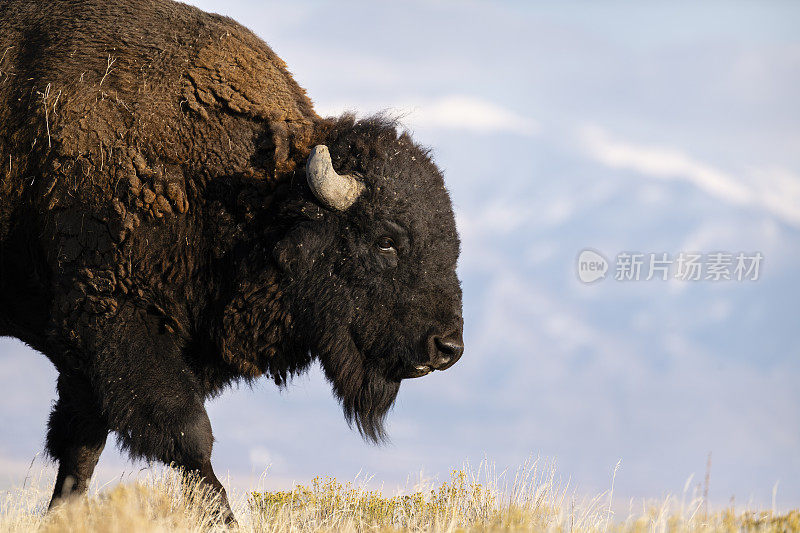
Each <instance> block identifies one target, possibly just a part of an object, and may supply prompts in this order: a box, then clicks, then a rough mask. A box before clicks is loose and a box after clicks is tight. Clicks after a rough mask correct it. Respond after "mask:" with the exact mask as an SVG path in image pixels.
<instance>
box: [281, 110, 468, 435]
mask: <svg viewBox="0 0 800 533" xmlns="http://www.w3.org/2000/svg"><path fill="white" fill-rule="evenodd" d="M323 142H324V144H320V145H318V146H316V147H315V148H314V149H313V150H312V151H311V154H310V156H309V157H308V160H307V164H306V176H305V179H304V180H296V182H295V184H294V188H295V190H296V194H297V196H298V199H297V201H296V203H295V206H294V207H293V208H292V211H293V212H294V213H295V217H294V222H293V223H292V224H291V226H290V227H288V228H287V232H286V234H285V236H284V237H283V239H282V240H281V241H280V242H279V243H278V244H277V245H276V247H275V252H274V256H275V258H276V260H277V262H278V263H279V264H280V265H281V267H282V269H283V270H284V271H285V272H286V273H287V274H288V276H287V277H288V278H289V279H290V282H289V283H287V284H286V288H285V293H286V296H289V298H288V299H289V300H290V301H291V302H292V304H291V305H292V308H293V309H292V315H293V323H294V337H295V339H296V341H295V342H297V343H299V344H300V346H298V348H299V349H301V350H303V351H307V352H310V353H311V354H312V355H313V356H314V357H316V358H318V359H319V360H320V361H321V363H322V367H323V369H324V371H325V374H326V376H327V378H328V380H329V381H330V382H331V383H332V385H333V389H334V392H335V394H336V396H337V397H338V398H339V400H340V401H341V403H342V406H343V409H344V413H345V416H346V418H347V420H348V422H349V423H355V425H356V427H357V428H358V430H359V431H360V432H361V434H362V435H363V436H365V437H366V438H368V439H370V440H373V441H380V440H382V439H383V437H384V429H383V421H384V418H385V416H386V413H387V412H388V410H389V409H390V408H391V406H392V404H393V403H394V400H395V398H396V395H397V391H398V388H399V385H400V381H401V380H402V379H406V378H415V377H420V376H423V375H425V374H428V373H430V372H432V371H434V370H444V369H446V368H449V367H450V366H452V365H453V364H454V363H455V362H456V361H457V360H458V359H459V357H460V356H461V354H462V352H463V349H464V348H463V341H462V328H463V320H462V314H461V288H460V284H459V280H458V277H457V276H456V262H457V260H458V254H459V239H458V234H457V232H456V226H455V219H454V216H453V209H452V205H451V202H450V197H449V194H448V192H447V190H446V188H445V185H444V181H443V178H442V174H441V172H440V171H439V169H438V168H437V167H436V165H435V164H434V163H433V162H432V161H431V158H430V155H429V154H428V152H427V151H426V150H424V149H422V148H420V147H419V146H418V145H416V144H415V143H414V142H413V141H412V140H411V138H410V137H409V136H408V135H407V134H405V133H404V134H401V135H398V133H397V129H396V127H395V125H394V124H393V123H392V122H390V121H387V120H385V119H382V118H371V119H366V120H361V121H355V120H354V119H353V118H352V117H350V116H345V117H342V118H340V119H338V120H336V121H333V122H331V123H329V127H328V128H327V132H326V134H325V136H324V139H323Z"/></svg>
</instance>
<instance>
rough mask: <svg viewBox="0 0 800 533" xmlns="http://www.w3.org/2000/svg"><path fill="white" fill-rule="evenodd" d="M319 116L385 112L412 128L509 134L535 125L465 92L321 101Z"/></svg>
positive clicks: (532, 131) (534, 129)
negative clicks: (383, 101) (381, 100)
mask: <svg viewBox="0 0 800 533" xmlns="http://www.w3.org/2000/svg"><path fill="white" fill-rule="evenodd" d="M317 111H318V112H319V113H320V114H321V115H338V114H340V113H341V112H343V111H356V112H359V113H363V114H371V113H374V112H376V111H388V112H390V113H392V114H395V115H398V116H400V117H402V120H403V122H404V123H405V124H407V125H408V126H410V127H412V128H416V127H419V128H430V129H441V130H459V131H469V132H472V133H482V134H492V133H513V134H517V135H525V136H528V135H534V134H535V133H537V132H538V130H539V126H538V124H537V123H536V122H535V121H533V120H531V119H529V118H527V117H524V116H522V115H520V114H518V113H515V112H514V111H512V110H510V109H507V108H505V107H503V106H501V105H499V104H496V103H494V102H490V101H488V100H484V99H481V98H476V97H473V96H465V95H449V96H445V97H442V98H437V99H429V100H420V101H414V102H399V103H395V104H391V105H388V106H386V105H375V104H372V103H361V104H352V103H350V104H343V103H338V104H321V105H317Z"/></svg>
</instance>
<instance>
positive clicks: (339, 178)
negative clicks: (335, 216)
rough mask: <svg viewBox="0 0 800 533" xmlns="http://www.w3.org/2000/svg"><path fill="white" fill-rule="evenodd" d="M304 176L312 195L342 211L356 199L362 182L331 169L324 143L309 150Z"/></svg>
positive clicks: (331, 164) (329, 157) (362, 187)
mask: <svg viewBox="0 0 800 533" xmlns="http://www.w3.org/2000/svg"><path fill="white" fill-rule="evenodd" d="M306 178H307V179H308V186H309V187H311V191H312V192H313V193H314V195H315V196H316V197H317V198H318V199H319V200H320V201H321V202H322V203H323V204H325V205H326V206H327V207H330V208H331V209H335V210H337V211H344V210H345V209H347V208H348V207H350V206H351V205H353V202H355V201H356V199H357V198H358V196H359V195H360V194H361V192H362V191H363V190H364V184H363V183H361V182H360V181H358V180H357V179H356V178H354V177H353V176H351V175H349V174H342V175H340V174H337V173H336V171H335V170H333V163H332V162H331V153H330V152H329V151H328V147H327V146H325V145H324V144H318V145H317V146H315V147H314V148H313V149H312V150H311V155H309V156H308V161H307V162H306Z"/></svg>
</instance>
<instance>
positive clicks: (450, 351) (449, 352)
mask: <svg viewBox="0 0 800 533" xmlns="http://www.w3.org/2000/svg"><path fill="white" fill-rule="evenodd" d="M434 342H435V343H436V347H437V348H438V349H439V352H441V354H442V355H446V356H449V357H460V356H461V354H462V353H463V352H464V345H463V344H462V343H460V342H457V341H454V340H449V339H442V338H441V337H436V338H435V339H434Z"/></svg>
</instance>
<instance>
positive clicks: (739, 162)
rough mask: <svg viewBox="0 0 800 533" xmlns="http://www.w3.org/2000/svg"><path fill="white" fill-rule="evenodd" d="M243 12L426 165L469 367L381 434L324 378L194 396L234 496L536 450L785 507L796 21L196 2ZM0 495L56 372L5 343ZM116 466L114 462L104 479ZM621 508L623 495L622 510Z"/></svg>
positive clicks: (642, 11)
mask: <svg viewBox="0 0 800 533" xmlns="http://www.w3.org/2000/svg"><path fill="white" fill-rule="evenodd" d="M195 3H196V5H198V6H199V7H201V8H203V9H206V10H209V11H216V12H220V13H224V14H227V15H230V16H232V17H233V18H235V19H237V20H239V21H240V22H243V23H244V24H245V25H247V26H249V27H250V28H251V29H253V30H254V31H255V32H256V33H257V34H258V35H260V36H261V37H262V38H264V39H265V40H266V41H267V42H268V43H269V44H270V45H271V46H272V47H273V49H274V50H275V51H276V52H277V53H278V54H279V55H280V56H281V57H282V58H283V59H284V60H285V61H286V63H287V64H288V65H289V68H290V69H291V70H292V72H293V73H294V75H295V77H296V79H297V80H298V81H299V82H300V84H301V85H303V86H304V87H305V88H306V89H307V90H308V92H309V94H310V96H311V97H312V99H313V100H314V101H315V103H316V106H317V109H318V111H319V112H320V113H322V114H335V113H339V112H341V111H342V110H355V111H358V112H360V113H363V114H367V113H373V112H376V111H381V110H389V111H390V112H393V113H396V114H398V115H400V116H402V117H403V120H404V122H405V124H406V126H407V127H408V128H409V129H410V130H411V131H412V132H413V133H414V135H415V138H416V139H418V140H419V141H421V142H422V143H424V144H426V145H428V146H430V147H432V148H433V150H434V154H435V158H436V161H437V162H438V164H439V165H440V166H441V168H442V169H443V170H444V172H445V177H446V181H447V184H448V186H449V188H450V190H451V193H452V196H453V199H454V203H455V206H456V211H457V218H458V224H459V229H460V232H461V235H462V240H463V254H462V260H461V264H460V275H461V277H462V280H463V288H464V311H465V341H466V346H467V349H466V353H465V355H464V357H463V359H462V361H461V362H459V364H458V365H456V366H455V367H453V368H452V369H450V370H449V371H447V372H445V373H436V374H435V375H432V376H429V377H426V378H423V379H419V380H414V381H409V382H406V383H405V384H404V385H403V387H402V388H401V392H400V396H399V400H398V403H397V406H396V407H395V409H394V412H393V413H392V414H391V415H390V422H389V430H390V434H391V436H392V444H391V445H388V446H385V447H373V446H370V445H367V444H365V443H363V442H362V441H361V440H360V438H359V437H358V436H357V435H356V434H354V433H353V432H351V431H349V430H348V429H347V427H346V425H345V423H344V421H343V419H342V416H341V413H340V410H339V408H338V406H337V405H336V403H335V401H334V400H333V398H332V397H331V394H330V390H329V387H328V386H327V385H326V384H325V382H324V379H323V378H322V376H321V373H320V372H319V371H318V370H316V369H315V370H314V371H312V372H311V373H310V374H309V375H308V376H304V377H302V378H300V379H298V380H296V382H295V383H294V384H293V385H292V386H290V387H289V389H287V390H286V391H284V392H280V391H277V390H276V389H275V388H274V386H272V385H271V384H270V383H268V382H266V381H264V382H263V383H259V384H258V385H256V386H255V387H253V389H249V388H246V387H243V388H240V389H235V390H232V391H230V392H228V393H226V394H224V395H223V396H222V397H221V398H219V399H216V400H213V401H212V402H210V404H209V411H210V414H211V418H212V423H213V424H214V428H215V435H216V438H217V443H216V447H215V451H214V462H215V465H216V468H217V470H218V472H220V473H223V474H224V473H228V474H229V476H230V479H231V483H232V484H233V485H234V486H236V487H238V488H241V489H246V488H248V487H250V486H252V484H254V483H255V482H256V480H257V479H258V478H259V476H260V474H261V473H262V472H263V470H264V469H265V468H267V467H269V469H268V471H267V475H266V478H264V480H263V481H262V483H264V484H266V485H267V486H273V487H286V486H288V485H289V484H291V483H292V482H293V481H306V480H308V479H310V478H311V477H313V476H314V475H316V474H321V473H327V474H333V475H336V476H338V477H341V478H344V479H352V478H353V477H355V476H356V475H358V474H359V472H361V473H362V475H363V474H369V475H373V476H374V479H375V480H381V481H383V482H384V483H385V486H386V487H388V488H392V487H394V486H396V485H403V484H405V482H406V480H407V479H409V478H411V479H413V478H416V477H417V476H419V473H420V472H421V471H422V472H423V475H425V476H428V477H437V476H438V477H439V478H440V479H441V478H444V477H446V476H447V475H448V473H449V471H450V469H451V468H452V467H457V466H459V465H460V464H461V463H462V462H463V461H465V460H469V461H471V462H472V463H477V462H478V461H480V460H481V459H482V458H483V457H484V456H487V457H488V458H489V459H490V460H492V461H494V462H495V463H496V464H497V467H498V470H502V469H503V468H506V467H509V468H512V469H513V468H515V467H516V466H518V465H519V464H521V463H522V462H523V461H524V460H525V459H526V458H527V457H529V456H531V455H532V456H534V457H535V456H537V455H541V456H542V457H546V458H553V459H555V461H556V462H557V465H558V470H559V472H561V473H562V474H563V475H564V476H565V477H566V476H568V477H570V478H571V480H572V483H573V484H574V485H576V486H577V490H578V492H579V493H586V494H591V493H594V492H598V491H601V490H605V489H607V488H608V486H609V485H610V481H611V472H612V471H613V469H614V465H615V464H616V463H617V461H618V460H620V459H621V460H622V464H621V468H620V471H619V473H618V474H617V478H616V485H615V494H616V495H617V496H618V497H619V498H620V499H622V500H625V499H628V498H644V497H647V498H659V497H662V496H663V495H664V494H665V493H668V492H670V493H680V492H681V491H682V490H683V487H684V484H685V482H686V480H687V479H688V478H689V476H690V475H692V474H694V476H695V477H694V479H695V480H700V479H702V477H703V475H704V469H705V462H706V457H707V454H708V453H709V452H711V453H712V469H711V486H710V495H711V499H712V502H716V503H717V504H725V503H727V502H728V501H729V499H730V498H731V496H735V498H736V500H737V501H739V502H747V501H750V500H752V501H753V502H755V503H756V504H759V505H763V506H766V505H769V504H770V503H771V501H772V494H773V488H774V486H775V484H776V483H778V488H777V498H776V499H777V503H778V504H779V505H780V506H783V507H788V506H795V507H796V506H797V505H798V502H800V387H798V386H797V384H798V381H800V333H798V330H797V324H796V323H797V316H798V296H800V284H799V283H798V278H797V275H796V272H798V266H800V239H799V238H798V237H800V104H799V103H798V99H797V87H800V33H798V32H797V31H796V29H797V21H798V20H800V5H798V4H793V3H789V2H784V3H779V2H774V3H769V2H736V3H729V2H726V3H724V4H723V3H704V4H703V6H694V5H693V4H691V3H684V2H670V3H662V4H654V3H648V6H647V7H646V8H645V7H643V6H642V5H633V4H631V3H603V4H602V6H600V5H598V4H596V3H588V2H586V3H573V4H570V5H564V4H563V3H554V4H544V3H527V2H525V3H523V2H512V3H499V2H492V3H489V2H486V3H482V2H461V1H459V2H456V1H438V2H408V3H403V4H398V3H391V4H390V3H382V2H374V3H366V2H365V3H348V2H345V3H336V4H335V5H334V4H321V3H317V2H291V3H289V2H286V3H282V4H276V3H274V2H255V1H238V2H237V1H228V2H223V1H211V0H205V1H200V2H195ZM587 247H588V248H593V249H596V250H598V251H601V252H602V253H604V255H605V256H606V257H608V258H609V259H613V258H614V256H615V255H616V254H617V253H619V252H622V251H639V252H658V253H661V252H666V253H669V254H670V255H676V254H677V253H678V252H681V251H692V250H694V251H702V252H706V253H710V252H715V251H730V252H734V253H735V252H739V251H744V252H755V251H760V252H761V253H762V254H763V256H764V262H763V264H762V270H761V277H760V279H759V280H758V281H756V282H719V283H715V282H710V281H700V282H688V283H686V282H679V281H677V280H670V281H665V282H658V281H651V282H644V281H640V282H631V283H622V282H617V281H614V280H613V279H611V278H607V279H605V280H602V281H600V282H597V283H595V284H592V285H585V284H582V283H581V282H579V281H578V279H577V277H576V273H575V268H576V266H575V260H576V257H577V255H578V253H579V252H580V251H581V250H582V249H584V248H587ZM0 388H2V389H3V390H4V391H5V394H3V396H2V397H3V399H2V400H0V426H2V427H3V428H4V429H3V431H2V433H0V485H3V486H8V485H11V484H14V483H16V482H19V481H20V480H21V479H22V478H23V477H24V476H25V474H26V472H27V469H28V465H29V463H30V461H31V459H32V458H33V456H34V454H35V453H36V452H37V451H41V449H42V444H43V439H44V426H45V422H46V418H47V412H48V409H49V406H50V404H51V402H52V401H53V399H54V397H55V373H54V371H53V370H52V368H51V366H50V364H49V362H47V360H46V359H45V358H44V357H43V356H41V355H39V354H36V353H33V352H32V351H31V350H29V349H27V348H25V347H24V346H21V345H20V344H19V343H16V342H15V341H12V340H9V339H5V340H2V341H0ZM131 468H132V467H131V466H130V465H128V464H126V463H125V462H124V459H123V458H121V457H120V456H119V455H118V454H116V452H114V450H113V449H109V450H108V451H107V452H106V454H105V455H104V457H103V459H102V460H101V465H100V469H99V473H98V475H99V478H101V479H111V478H113V477H114V476H118V475H119V474H120V473H121V472H122V471H123V469H125V470H127V471H130V470H131ZM617 496H615V498H616V497H617Z"/></svg>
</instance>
